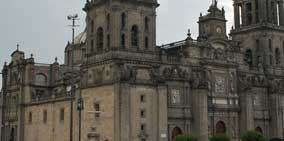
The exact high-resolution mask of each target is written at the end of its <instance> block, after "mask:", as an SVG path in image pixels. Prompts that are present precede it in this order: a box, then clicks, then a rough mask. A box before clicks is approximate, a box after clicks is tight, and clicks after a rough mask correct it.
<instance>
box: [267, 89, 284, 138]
mask: <svg viewBox="0 0 284 141" xmlns="http://www.w3.org/2000/svg"><path fill="white" fill-rule="evenodd" d="M268 104H269V106H268V107H269V117H270V124H269V128H270V138H283V134H282V133H283V132H282V130H283V127H282V124H283V121H282V120H283V119H282V112H281V96H280V94H269V103H268Z"/></svg>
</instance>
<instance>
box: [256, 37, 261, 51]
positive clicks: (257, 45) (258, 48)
mask: <svg viewBox="0 0 284 141" xmlns="http://www.w3.org/2000/svg"><path fill="white" fill-rule="evenodd" d="M256 50H257V51H259V50H260V46H259V40H258V39H257V40H256Z"/></svg>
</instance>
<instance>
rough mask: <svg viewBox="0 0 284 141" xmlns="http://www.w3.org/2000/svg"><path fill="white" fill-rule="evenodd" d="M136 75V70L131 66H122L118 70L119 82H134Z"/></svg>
mask: <svg viewBox="0 0 284 141" xmlns="http://www.w3.org/2000/svg"><path fill="white" fill-rule="evenodd" d="M136 74H137V71H136V69H135V68H133V67H131V66H126V65H122V66H121V68H120V80H122V81H130V80H133V81H134V80H136Z"/></svg>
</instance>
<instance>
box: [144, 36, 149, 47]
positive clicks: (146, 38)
mask: <svg viewBox="0 0 284 141" xmlns="http://www.w3.org/2000/svg"><path fill="white" fill-rule="evenodd" d="M148 48H149V39H148V37H147V36H146V37H145V49H148Z"/></svg>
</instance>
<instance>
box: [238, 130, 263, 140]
mask: <svg viewBox="0 0 284 141" xmlns="http://www.w3.org/2000/svg"><path fill="white" fill-rule="evenodd" d="M241 138H242V141H265V140H266V138H265V136H264V135H263V134H262V133H260V132H257V131H248V132H246V133H245V134H243V135H242V137H241Z"/></svg>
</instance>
